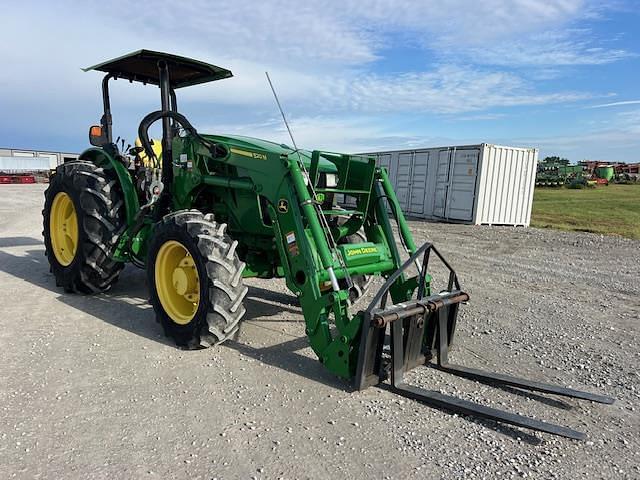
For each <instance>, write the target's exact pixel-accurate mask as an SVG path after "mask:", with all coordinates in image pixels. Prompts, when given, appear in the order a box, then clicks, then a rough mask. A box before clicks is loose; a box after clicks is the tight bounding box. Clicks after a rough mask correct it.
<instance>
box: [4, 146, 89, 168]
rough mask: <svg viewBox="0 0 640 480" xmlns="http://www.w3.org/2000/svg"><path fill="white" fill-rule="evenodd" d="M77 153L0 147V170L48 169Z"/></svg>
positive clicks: (75, 157) (72, 157)
mask: <svg viewBox="0 0 640 480" xmlns="http://www.w3.org/2000/svg"><path fill="white" fill-rule="evenodd" d="M78 156H79V155H78V154H77V153H65V152H51V151H47V150H26V149H22V148H0V171H3V172H21V171H23V172H25V171H28V172H35V171H48V170H52V169H54V168H56V167H57V166H58V165H60V164H61V163H64V162H65V161H69V160H75V159H77V158H78Z"/></svg>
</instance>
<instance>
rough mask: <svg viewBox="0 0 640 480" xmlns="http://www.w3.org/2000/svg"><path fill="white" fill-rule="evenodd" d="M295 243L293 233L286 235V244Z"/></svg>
mask: <svg viewBox="0 0 640 480" xmlns="http://www.w3.org/2000/svg"><path fill="white" fill-rule="evenodd" d="M295 241H296V235H295V233H293V232H289V233H287V243H294V242H295Z"/></svg>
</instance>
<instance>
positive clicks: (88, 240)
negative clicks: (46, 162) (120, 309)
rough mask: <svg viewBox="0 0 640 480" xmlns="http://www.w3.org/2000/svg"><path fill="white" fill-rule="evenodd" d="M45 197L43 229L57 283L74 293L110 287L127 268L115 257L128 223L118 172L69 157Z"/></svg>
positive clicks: (59, 169) (94, 291)
mask: <svg viewBox="0 0 640 480" xmlns="http://www.w3.org/2000/svg"><path fill="white" fill-rule="evenodd" d="M44 196H45V203H44V210H43V211H42V215H43V226H44V231H43V232H42V233H43V236H44V244H45V254H46V256H47V258H48V260H49V264H50V265H51V271H52V272H53V274H54V276H55V278H56V285H57V286H62V287H63V288H64V290H65V291H66V292H75V293H98V292H104V291H106V290H108V289H109V288H111V286H112V285H113V284H114V283H115V281H116V280H117V278H118V275H119V274H120V271H121V270H122V268H123V267H124V264H123V263H122V262H117V261H115V260H113V259H112V257H111V256H112V254H113V252H114V250H115V248H116V246H117V245H118V241H119V239H120V235H121V234H122V232H123V231H124V229H125V227H126V220H125V211H124V201H123V194H122V190H121V188H120V184H119V183H118V180H117V177H116V176H115V174H114V173H113V172H112V171H111V170H105V169H104V168H102V167H98V166H97V165H96V164H94V163H92V162H86V161H82V160H77V161H71V162H67V163H64V164H63V165H60V166H59V167H58V168H57V169H56V173H55V175H53V176H52V177H51V180H50V183H49V187H48V188H47V190H46V191H45V192H44Z"/></svg>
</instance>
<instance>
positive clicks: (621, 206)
mask: <svg viewBox="0 0 640 480" xmlns="http://www.w3.org/2000/svg"><path fill="white" fill-rule="evenodd" d="M531 226H532V227H546V228H557V229H560V230H574V231H581V232H593V233H602V234H605V235H621V236H623V237H627V238H635V239H640V185H609V186H608V187H607V186H601V187H597V188H585V189H583V190H571V189H567V188H558V189H555V188H536V190H535V193H534V195H533V212H532V215H531Z"/></svg>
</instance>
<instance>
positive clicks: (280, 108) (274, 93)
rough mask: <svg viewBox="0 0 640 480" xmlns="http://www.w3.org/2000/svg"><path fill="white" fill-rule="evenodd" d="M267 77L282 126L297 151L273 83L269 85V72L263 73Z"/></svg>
mask: <svg viewBox="0 0 640 480" xmlns="http://www.w3.org/2000/svg"><path fill="white" fill-rule="evenodd" d="M264 74H265V75H266V76H267V81H268V82H269V86H270V87H271V91H272V92H273V97H274V98H275V99H276V103H277V104H278V110H280V115H282V120H284V125H285V127H287V132H289V137H290V138H291V141H292V142H293V148H295V149H296V151H298V146H297V145H296V141H295V139H294V138H293V133H291V128H290V127H289V122H287V117H286V116H285V115H284V110H282V105H280V100H278V94H277V93H276V89H275V88H273V83H271V78H270V77H269V72H264Z"/></svg>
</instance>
